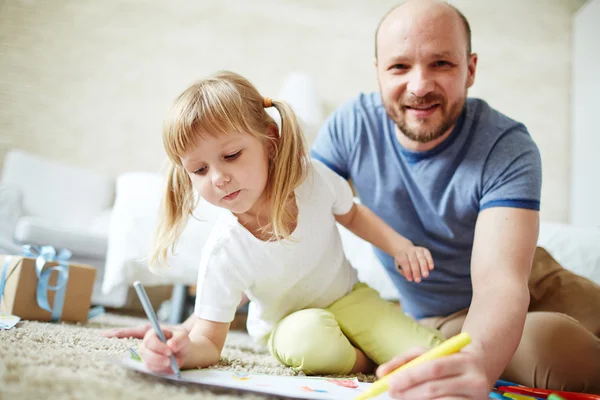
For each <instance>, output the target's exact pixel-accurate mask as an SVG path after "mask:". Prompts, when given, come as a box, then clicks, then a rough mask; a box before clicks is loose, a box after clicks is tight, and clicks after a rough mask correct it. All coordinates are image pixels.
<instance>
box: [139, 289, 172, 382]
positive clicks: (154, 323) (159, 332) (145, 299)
mask: <svg viewBox="0 0 600 400" xmlns="http://www.w3.org/2000/svg"><path fill="white" fill-rule="evenodd" d="M133 287H134V288H135V291H136V292H137V295H138V297H139V298H140V301H141V302H142V307H144V311H145V312H146V315H147V316H148V319H149V320H150V323H151V324H152V327H153V328H154V330H155V331H156V335H157V336H158V338H159V339H160V340H161V341H162V342H163V343H165V344H166V343H167V339H166V338H165V334H164V333H163V331H162V329H160V325H159V324H158V318H157V317H156V314H155V313H154V309H153V308H152V304H150V300H149V299H148V295H147V294H146V290H144V287H143V286H142V284H141V283H140V281H135V282H133ZM171 369H172V370H173V372H174V373H175V375H176V376H177V377H178V378H181V371H179V366H178V365H177V361H176V360H175V356H174V355H173V354H172V353H171Z"/></svg>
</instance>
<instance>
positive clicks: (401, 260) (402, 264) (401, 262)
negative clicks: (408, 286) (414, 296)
mask: <svg viewBox="0 0 600 400" xmlns="http://www.w3.org/2000/svg"><path fill="white" fill-rule="evenodd" d="M396 269H397V270H398V271H400V273H401V274H402V275H404V277H405V278H406V280H407V281H409V282H412V280H413V275H412V269H411V268H410V261H409V260H408V255H407V254H406V253H403V254H401V255H400V256H398V257H396Z"/></svg>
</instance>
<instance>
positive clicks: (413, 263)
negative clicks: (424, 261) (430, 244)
mask: <svg viewBox="0 0 600 400" xmlns="http://www.w3.org/2000/svg"><path fill="white" fill-rule="evenodd" d="M408 259H409V261H410V269H411V271H412V275H413V279H414V280H415V282H417V283H419V282H421V267H420V266H419V260H417V255H416V254H415V253H414V252H413V253H411V254H410V255H409V258H408Z"/></svg>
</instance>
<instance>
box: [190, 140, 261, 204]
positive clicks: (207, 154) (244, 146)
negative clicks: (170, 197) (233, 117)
mask: <svg viewBox="0 0 600 400" xmlns="http://www.w3.org/2000/svg"><path fill="white" fill-rule="evenodd" d="M180 158H181V163H182V164H183V167H184V168H185V170H186V171H187V173H188V175H189V177H190V178H191V180H192V184H193V185H194V188H196V190H197V191H198V194H199V195H200V196H202V197H203V198H204V199H205V200H206V201H208V202H209V203H211V204H213V205H215V206H218V207H222V208H226V209H228V210H230V211H231V212H232V213H234V214H238V215H239V214H245V213H248V212H250V213H251V214H256V213H258V211H259V210H261V207H262V206H263V205H264V200H265V198H264V191H265V187H266V185H267V178H268V168H269V156H268V152H267V146H266V144H265V143H263V142H262V141H261V140H260V139H258V138H256V137H254V136H252V135H250V134H247V133H238V132H232V133H229V134H226V135H218V136H216V137H212V136H210V135H202V136H200V137H199V138H198V140H197V141H196V145H195V146H194V147H192V148H191V149H190V151H188V152H187V153H186V154H184V155H183V156H182V157H180Z"/></svg>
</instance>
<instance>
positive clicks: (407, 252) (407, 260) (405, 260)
mask: <svg viewBox="0 0 600 400" xmlns="http://www.w3.org/2000/svg"><path fill="white" fill-rule="evenodd" d="M405 240H406V239H405ZM394 262H395V263H396V269H397V270H398V272H400V273H401V274H402V275H404V277H405V278H406V280H407V281H409V282H412V281H413V280H414V281H415V282H417V283H418V282H421V279H422V278H427V277H428V276H429V271H431V270H432V269H433V258H432V257H431V253H430V252H429V250H427V249H426V248H425V247H419V246H414V245H413V244H412V243H410V244H409V245H408V246H406V247H405V248H403V249H402V250H400V251H399V252H397V253H396V254H394Z"/></svg>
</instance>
